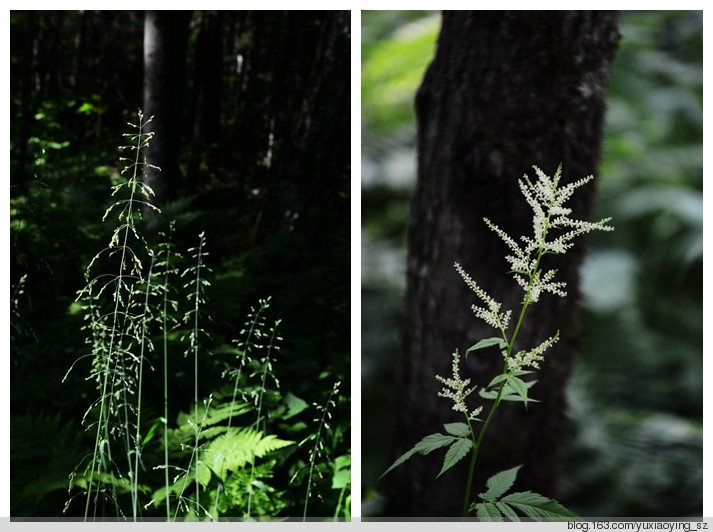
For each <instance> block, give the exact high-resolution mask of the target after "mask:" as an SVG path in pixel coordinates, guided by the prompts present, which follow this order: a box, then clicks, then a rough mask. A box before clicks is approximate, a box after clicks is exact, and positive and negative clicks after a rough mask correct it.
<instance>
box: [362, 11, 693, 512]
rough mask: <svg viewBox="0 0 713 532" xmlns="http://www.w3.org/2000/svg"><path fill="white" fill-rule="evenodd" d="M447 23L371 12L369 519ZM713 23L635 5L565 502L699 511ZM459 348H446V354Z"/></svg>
mask: <svg viewBox="0 0 713 532" xmlns="http://www.w3.org/2000/svg"><path fill="white" fill-rule="evenodd" d="M439 23H440V15H439V13H438V12H428V11H398V12H387V11H378V12H375V11H365V12H363V13H362V243H361V246H362V397H363V398H364V400H363V404H362V434H363V436H362V438H363V444H362V445H363V453H362V457H363V460H362V469H363V470H362V499H363V501H364V507H363V508H362V515H364V516H369V515H378V512H379V496H378V485H377V484H376V478H378V476H379V475H380V474H381V473H382V472H383V471H384V469H385V468H386V466H387V465H388V464H385V456H384V451H385V447H384V445H383V442H384V441H385V438H387V437H388V404H389V403H388V402H389V398H390V396H389V394H390V386H391V382H392V377H393V366H394V362H395V360H396V358H397V356H398V350H399V337H400V329H399V327H400V324H399V320H400V316H401V311H402V305H403V290H404V285H405V279H404V275H405V269H406V268H405V250H406V227H407V224H408V212H409V202H410V198H411V194H412V191H413V186H414V183H415V175H416V157H415V132H416V124H415V114H414V111H413V99H414V96H415V92H416V90H417V88H418V86H419V84H420V80H421V78H422V76H423V73H424V71H425V69H426V67H427V65H428V63H429V61H430V59H431V57H432V55H433V52H434V50H435V44H436V40H437V38H438V30H439ZM702 26H703V14H702V12H700V11H646V12H622V14H621V19H620V32H621V34H622V38H621V42H620V48H619V51H618V52H617V56H616V58H615V62H614V67H613V71H612V74H611V78H610V85H609V88H608V92H607V105H608V114H607V127H606V138H605V151H604V153H603V161H602V165H601V167H600V169H599V175H598V177H599V178H600V179H599V182H598V183H599V184H598V187H599V190H598V195H599V197H598V201H597V212H595V213H593V214H592V218H593V219H599V218H601V217H603V216H612V217H613V224H614V225H615V226H616V231H615V232H614V233H611V234H607V235H606V238H600V237H599V235H597V236H596V237H593V238H592V239H590V241H589V242H588V244H589V248H590V249H589V255H588V258H587V260H586V262H585V264H584V265H583V267H582V292H583V315H582V319H583V328H582V337H581V339H582V346H581V353H580V356H579V359H578V361H577V365H576V370H575V375H574V376H573V379H572V381H571V385H570V417H571V421H572V422H571V438H570V441H569V447H568V449H569V450H568V452H567V455H566V457H565V461H564V464H563V475H562V477H563V482H562V486H561V491H562V493H561V497H560V500H561V502H562V503H563V504H565V505H566V506H567V507H569V508H571V509H572V510H573V511H575V512H576V513H578V514H579V515H583V516H630V517H633V516H648V517H657V516H658V517H671V516H701V515H702V511H703V509H702V508H703V506H702V505H703V490H702V478H703V468H702V465H703V464H702V455H703V448H702V438H703V436H702V435H703V432H702V418H703V404H702V394H703V391H702V390H703V378H702V376H703V371H702V363H703V362H702V349H703V306H702V303H703V302H702V280H703V201H702V200H703V193H702V191H703V149H702V147H703V144H702V142H703V136H702V127H703V114H702V105H703V103H702V102H703V70H702V59H703V45H702V43H703V29H702ZM447 355H448V353H444V356H447Z"/></svg>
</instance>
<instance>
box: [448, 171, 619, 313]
mask: <svg viewBox="0 0 713 532" xmlns="http://www.w3.org/2000/svg"><path fill="white" fill-rule="evenodd" d="M533 168H534V169H535V172H536V173H537V177H538V178H539V179H538V181H537V182H535V183H534V184H533V183H532V182H531V181H530V178H529V177H528V176H527V175H524V176H523V179H521V180H519V184H520V190H521V191H522V194H523V195H524V196H525V200H526V201H527V203H528V204H529V205H530V207H532V210H533V212H534V216H533V219H532V224H533V229H534V235H533V237H532V238H530V237H527V236H522V237H521V240H522V244H519V243H517V242H516V241H515V240H513V239H512V238H511V237H510V236H509V235H508V234H507V233H506V232H505V231H503V230H502V229H500V228H499V227H498V226H497V225H495V224H494V223H492V222H491V221H490V220H488V219H487V218H485V223H486V224H487V225H488V227H490V228H491V229H492V230H493V231H495V232H496V233H497V234H498V236H499V237H500V238H501V239H502V240H503V242H505V244H507V246H508V247H509V248H510V249H511V250H512V252H513V254H512V255H508V256H506V257H505V259H506V260H507V261H508V262H509V263H510V267H511V270H512V272H513V273H514V274H515V279H516V280H517V282H518V284H520V286H522V288H523V290H525V293H526V294H527V293H529V301H530V302H532V303H534V302H536V301H537V300H538V299H539V297H540V294H541V293H542V292H550V293H551V294H555V295H558V296H561V297H565V296H566V295H567V292H565V291H564V288H565V286H566V283H564V282H553V281H552V279H553V278H554V276H555V274H556V273H557V270H549V271H547V272H544V274H543V273H542V271H541V270H540V259H541V258H542V256H543V255H544V254H546V253H557V254H563V253H565V252H566V251H567V250H568V249H569V248H571V247H572V246H573V245H574V244H573V243H572V242H571V241H572V240H573V239H574V238H575V237H577V236H579V235H583V234H585V233H589V232H590V231H594V230H601V231H613V230H614V228H613V227H611V226H608V225H606V223H607V222H608V221H609V220H611V218H604V219H603V220H599V221H598V222H586V221H583V220H574V219H572V218H570V217H569V215H570V214H571V213H572V209H569V208H566V207H565V206H564V204H565V203H566V202H567V200H569V198H570V197H572V194H574V191H575V190H576V189H578V188H579V187H581V186H582V185H584V184H586V183H588V182H589V181H591V180H592V179H593V176H591V175H590V176H588V177H585V178H583V179H580V180H579V181H575V182H574V183H570V184H568V185H565V186H563V187H561V188H558V185H559V180H560V177H561V174H562V165H560V166H559V167H558V168H557V172H556V173H555V175H554V177H553V178H550V177H549V176H548V175H547V174H545V173H544V172H543V171H542V170H540V169H539V168H538V167H536V166H534V167H533ZM553 229H564V230H565V232H564V233H562V234H560V235H559V236H558V237H557V238H555V239H554V240H550V241H547V235H548V233H549V232H550V231H551V230H553ZM461 275H463V274H461ZM476 293H477V292H476ZM479 295H480V294H479Z"/></svg>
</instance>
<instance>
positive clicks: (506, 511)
mask: <svg viewBox="0 0 713 532" xmlns="http://www.w3.org/2000/svg"><path fill="white" fill-rule="evenodd" d="M495 506H497V507H498V510H500V513H502V514H503V515H504V516H505V517H507V518H508V519H510V520H511V521H516V522H519V521H520V518H519V517H518V515H517V514H516V513H515V510H513V509H512V508H510V506H508V505H507V504H506V503H504V502H496V503H495Z"/></svg>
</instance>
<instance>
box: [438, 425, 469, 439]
mask: <svg viewBox="0 0 713 532" xmlns="http://www.w3.org/2000/svg"><path fill="white" fill-rule="evenodd" d="M443 428H444V429H446V432H447V433H448V434H453V436H457V437H459V438H463V437H468V436H470V429H469V428H468V425H467V424H466V423H446V424H445V425H443Z"/></svg>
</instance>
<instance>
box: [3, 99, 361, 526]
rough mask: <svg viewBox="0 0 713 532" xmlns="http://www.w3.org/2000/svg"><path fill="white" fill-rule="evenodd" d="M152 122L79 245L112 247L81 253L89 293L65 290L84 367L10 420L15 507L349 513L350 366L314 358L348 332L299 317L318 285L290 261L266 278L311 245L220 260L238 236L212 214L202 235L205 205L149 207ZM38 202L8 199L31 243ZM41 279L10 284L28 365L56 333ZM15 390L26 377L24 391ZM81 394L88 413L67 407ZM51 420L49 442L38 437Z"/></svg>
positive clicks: (113, 514)
mask: <svg viewBox="0 0 713 532" xmlns="http://www.w3.org/2000/svg"><path fill="white" fill-rule="evenodd" d="M146 123H148V121H144V117H143V116H142V115H141V113H139V115H138V123H137V124H135V125H132V130H131V131H130V133H129V134H128V135H127V138H128V140H129V142H128V145H127V147H125V148H123V149H122V156H123V158H122V161H121V165H122V166H124V170H123V171H122V176H123V177H122V178H121V179H119V178H118V177H117V176H115V177H113V178H112V184H113V186H112V203H111V204H110V205H109V206H108V208H107V209H106V211H105V214H104V218H103V223H102V226H95V225H86V224H85V225H84V226H83V227H84V231H85V234H84V237H82V238H80V237H77V239H76V242H77V243H79V242H83V243H85V244H86V243H87V242H89V243H90V244H91V245H92V247H94V249H98V250H99V251H98V253H96V254H95V255H94V256H93V257H92V256H88V257H87V259H86V262H85V264H87V266H86V267H85V271H84V276H85V286H84V288H82V289H81V290H79V292H78V294H77V297H76V299H72V298H71V297H70V295H68V294H66V293H65V291H64V290H63V287H60V286H56V285H54V286H53V289H54V290H55V291H56V293H57V294H61V301H62V302H63V304H64V305H66V308H68V309H69V311H68V312H66V313H65V314H63V315H62V318H61V319H60V320H58V323H57V325H56V327H57V330H58V331H61V332H60V333H59V334H58V336H57V339H58V342H59V343H60V344H61V345H66V346H67V347H65V349H66V352H68V353H74V356H73V359H74V362H72V363H70V364H67V366H69V368H68V367H67V366H65V368H64V371H63V372H62V374H64V380H63V382H64V385H63V386H60V387H58V386H57V383H58V382H59V381H60V380H61V379H62V374H60V375H57V376H55V378H51V377H50V378H47V377H46V376H45V374H42V376H41V377H40V378H41V379H45V378H47V381H48V383H49V384H48V391H47V392H46V393H48V394H49V393H51V392H50V390H55V389H56V390H59V391H58V395H57V396H56V397H55V401H54V402H49V403H48V402H46V401H39V400H38V401H37V404H31V401H28V403H27V404H24V405H23V406H25V410H26V411H28V412H29V413H28V414H24V415H19V414H18V415H13V417H12V423H13V424H12V427H13V431H12V432H13V434H12V443H11V447H12V456H13V461H14V463H15V464H16V465H17V467H14V469H13V475H12V477H13V478H12V483H13V486H21V488H20V489H18V490H17V492H16V493H15V494H14V495H13V499H12V507H13V515H18V514H19V515H21V516H29V515H45V512H47V509H46V507H47V505H48V504H49V506H50V507H52V508H56V509H57V510H55V511H56V513H52V515H54V516H56V517H62V516H65V517H80V518H82V519H84V520H86V521H94V520H114V519H119V520H143V519H147V518H158V519H162V520H167V521H176V520H226V519H228V520H230V519H248V520H252V519H285V518H288V517H289V518H302V519H330V520H331V519H348V518H349V517H350V510H349V508H350V504H349V493H350V480H349V479H350V475H349V472H350V460H349V434H348V432H349V399H348V393H347V394H336V393H335V390H336V388H335V386H336V383H338V382H340V381H341V380H342V379H343V376H344V375H345V374H346V373H345V371H346V368H347V366H348V365H347V364H346V362H343V363H342V365H343V367H341V366H339V365H325V364H324V363H322V361H320V359H319V357H317V358H315V357H312V359H310V357H309V356H305V353H306V349H309V348H311V347H316V346H317V345H318V344H319V343H320V342H322V344H323V345H324V348H322V349H319V350H318V351H317V350H315V351H314V352H319V353H323V352H325V351H324V349H328V348H329V347H330V346H331V345H333V344H334V343H336V342H337V341H339V340H341V339H343V338H342V337H341V335H339V333H338V330H339V329H338V328H337V327H335V328H334V330H333V331H324V332H323V333H321V335H309V334H305V333H301V330H305V331H307V330H313V329H314V327H312V326H306V324H305V323H304V322H303V321H302V320H303V319H309V318H310V317H309V316H304V317H302V316H300V315H299V314H298V313H296V312H295V309H296V308H298V307H299V306H300V305H301V304H302V303H303V301H304V300H305V299H306V298H307V297H308V294H307V293H303V292H301V291H300V290H293V289H291V288H290V286H289V285H288V282H291V283H294V282H295V277H294V276H293V277H292V279H289V278H288V277H287V275H283V274H280V273H279V270H278V269H277V268H274V267H273V268H269V269H266V271H271V273H273V275H272V277H269V278H266V277H268V276H266V275H264V274H263V275H262V276H261V274H260V273H256V272H259V271H260V270H259V267H260V266H261V265H264V264H266V263H267V262H268V261H271V260H272V258H273V255H276V254H277V253H278V252H282V253H289V254H290V255H288V257H289V258H287V259H286V260H287V261H288V262H295V261H297V262H299V261H302V262H303V263H304V261H305V256H306V255H307V253H306V252H304V251H303V250H302V249H300V246H299V243H295V242H284V241H283V244H285V245H275V244H270V242H269V241H268V243H267V244H266V245H264V246H262V247H260V248H255V249H251V250H247V251H245V252H244V253H241V254H235V253H233V254H229V255H225V256H222V254H221V253H218V254H217V255H218V256H215V255H214V254H213V249H212V247H211V242H212V241H211V238H210V235H211V234H216V239H217V240H218V241H219V242H221V244H222V243H223V241H225V240H227V239H226V237H225V235H224V234H217V233H216V232H215V231H213V229H214V228H213V227H211V226H210V224H207V229H206V230H201V231H195V232H193V231H192V229H193V228H194V227H195V224H196V223H197V222H200V221H201V220H203V219H207V216H206V215H205V213H204V212H200V211H196V212H195V215H194V216H188V217H184V218H183V220H181V219H179V220H178V223H176V222H171V223H168V221H167V217H166V214H167V211H168V213H171V212H172V211H171V208H168V209H166V210H164V212H160V211H159V210H158V209H157V208H156V207H153V205H152V196H153V192H152V190H151V189H150V187H148V186H147V185H146V184H145V183H144V182H143V176H144V171H145V168H146V166H147V165H148V164H150V163H149V162H148V161H146V160H145V159H144V158H143V152H142V150H143V148H144V147H145V146H146V144H147V143H148V142H150V140H151V134H149V133H147V132H146V130H145V125H146ZM39 197H40V196H37V195H34V196H33V195H31V194H27V195H25V196H22V198H24V199H22V201H20V199H18V200H17V201H15V202H14V203H12V204H11V205H14V206H15V208H16V212H15V217H14V219H13V218H12V217H11V222H12V221H13V220H15V221H16V222H17V223H18V224H24V225H22V226H20V225H18V226H16V227H15V231H14V232H13V235H14V236H15V238H17V239H18V240H19V239H24V238H36V237H33V236H32V235H29V234H28V232H27V231H26V229H27V227H28V225H27V224H35V225H36V226H39V225H41V221H42V217H43V216H46V214H43V212H46V211H43V209H42V204H41V201H39V199H38V198H39ZM23 202H24V203H23ZM62 205H63V203H62V202H59V203H58V204H57V208H61V209H65V207H63V206H62ZM169 207H170V206H169ZM173 207H174V210H175V208H176V205H174V206H173ZM66 212H67V214H68V220H70V221H71V220H72V213H71V212H70V211H69V210H67V211H66ZM186 219H188V220H189V222H190V223H186ZM157 223H158V227H162V229H160V230H156V227H157ZM60 241H61V239H60ZM24 244H25V245H21V246H20V249H24V250H31V251H32V252H33V254H34V256H27V257H26V259H27V262H28V263H37V262H38V261H37V259H36V257H37V256H41V254H42V250H41V245H40V244H41V243H40V242H39V241H38V244H37V245H36V246H35V245H34V244H32V242H31V241H27V242H25V243H24ZM77 249H81V250H82V253H78V256H80V257H81V256H86V255H85V251H84V247H83V246H80V245H79V244H78V247H77ZM221 249H224V247H223V246H222V245H221ZM62 256H64V255H62ZM15 259H16V260H21V259H22V257H18V256H16V257H15ZM346 260H348V254H347V256H346ZM62 269H63V270H64V268H62ZM310 269H311V268H308V269H307V273H309V271H310ZM33 273H34V272H30V273H29V274H28V275H27V276H26V277H22V278H21V279H22V280H21V282H17V283H15V284H14V287H15V290H14V291H13V294H12V298H13V300H12V301H11V307H12V309H11V310H12V311H13V316H12V317H13V320H12V326H13V331H15V337H14V339H15V338H17V341H16V342H15V345H14V347H13V350H12V360H13V363H14V364H15V367H16V373H15V374H16V375H18V374H24V372H26V371H30V370H31V367H32V365H33V364H30V362H28V356H31V355H30V353H32V351H33V349H34V350H36V351H37V352H38V353H39V352H40V351H41V350H42V348H43V347H42V346H46V345H47V341H48V339H47V337H46V335H45V334H44V331H41V332H40V333H39V334H38V335H37V337H35V338H32V336H33V334H32V330H33V327H32V323H33V322H35V321H36V313H35V311H36V309H34V308H31V303H32V301H31V299H30V297H31V294H30V295H27V294H25V290H24V288H23V287H24V286H25V283H26V282H27V283H32V282H33V280H34V279H33V277H37V276H36V275H33ZM51 273H52V269H51V267H50V265H48V266H47V269H46V272H45V275H49V276H50V277H51ZM314 275H315V276H317V277H318V276H319V275H322V273H321V272H317V273H315V274H314ZM25 279H29V280H28V281H26V280H25ZM266 291H269V293H271V294H274V295H273V296H272V297H269V296H264V295H263V294H264V293H265V292H266ZM255 301H257V304H255ZM337 301H338V298H336V297H334V298H329V299H326V300H324V301H323V302H322V303H323V305H322V308H323V310H322V312H323V314H322V315H320V314H319V313H315V314H313V315H312V316H311V319H312V320H315V319H318V320H320V321H322V323H321V324H320V325H322V326H323V327H324V328H325V329H328V328H329V327H330V326H332V325H333V322H332V321H330V319H335V317H334V306H335V305H338V304H339V303H338V302H337ZM347 301H348V300H347ZM251 305H252V306H251ZM312 308H314V306H312ZM346 310H347V313H346V314H347V315H348V303H347V309H346ZM341 315H342V316H343V315H344V309H342V314H341ZM310 325H312V324H310ZM320 330H322V328H321V327H320ZM72 331H75V332H72ZM312 336H313V337H312ZM65 338H66V341H65ZM79 338H83V340H78V339H79ZM325 340H326V341H325ZM14 341H15V340H14ZM33 344H36V345H34V347H33ZM26 346H27V350H25V349H22V348H24V347H26ZM21 347H22V348H21ZM37 356H38V360H39V357H40V356H41V355H39V354H38V355H37ZM342 359H343V360H346V359H348V357H342ZM67 369H69V370H68V371H67ZM65 372H66V374H65ZM71 390H74V392H72V391H71ZM77 390H79V391H78V392H77ZM20 393H21V388H20V386H19V385H18V386H16V387H15V388H14V389H13V397H18V396H19V394H20ZM42 393H43V392H42V390H40V391H39V394H42ZM82 402H83V403H84V405H83V408H82V411H81V412H82V413H80V414H79V415H78V416H75V417H72V416H67V412H74V411H76V410H77V409H78V407H79V403H82ZM58 403H59V404H58ZM15 404H18V403H17V402H15ZM47 411H56V412H57V413H56V414H51V415H49V414H43V413H42V412H47ZM36 412H40V415H39V416H38V415H37V414H36ZM59 412H63V415H60V413H59ZM333 417H334V419H336V422H330V421H331V420H332V418H333ZM80 421H81V425H82V427H81V428H80V427H79V422H80ZM81 429H83V430H81ZM48 430H49V433H50V435H52V436H53V437H52V438H51V441H50V443H49V447H48V446H47V444H42V443H40V442H41V441H42V439H41V437H40V435H41V434H43V433H44V434H46V433H47V431H48ZM315 448H319V450H320V452H318V453H316V452H315ZM306 471H309V472H310V474H309V475H307V473H306ZM29 473H32V475H28V474H29ZM68 475H69V482H67V478H68ZM27 476H32V477H33V478H31V479H30V480H27ZM60 500H63V501H64V503H63V506H64V508H62V506H60V505H59V501H60ZM42 506H45V508H44V509H43V508H42ZM62 510H63V512H62ZM29 512H32V513H29Z"/></svg>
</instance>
